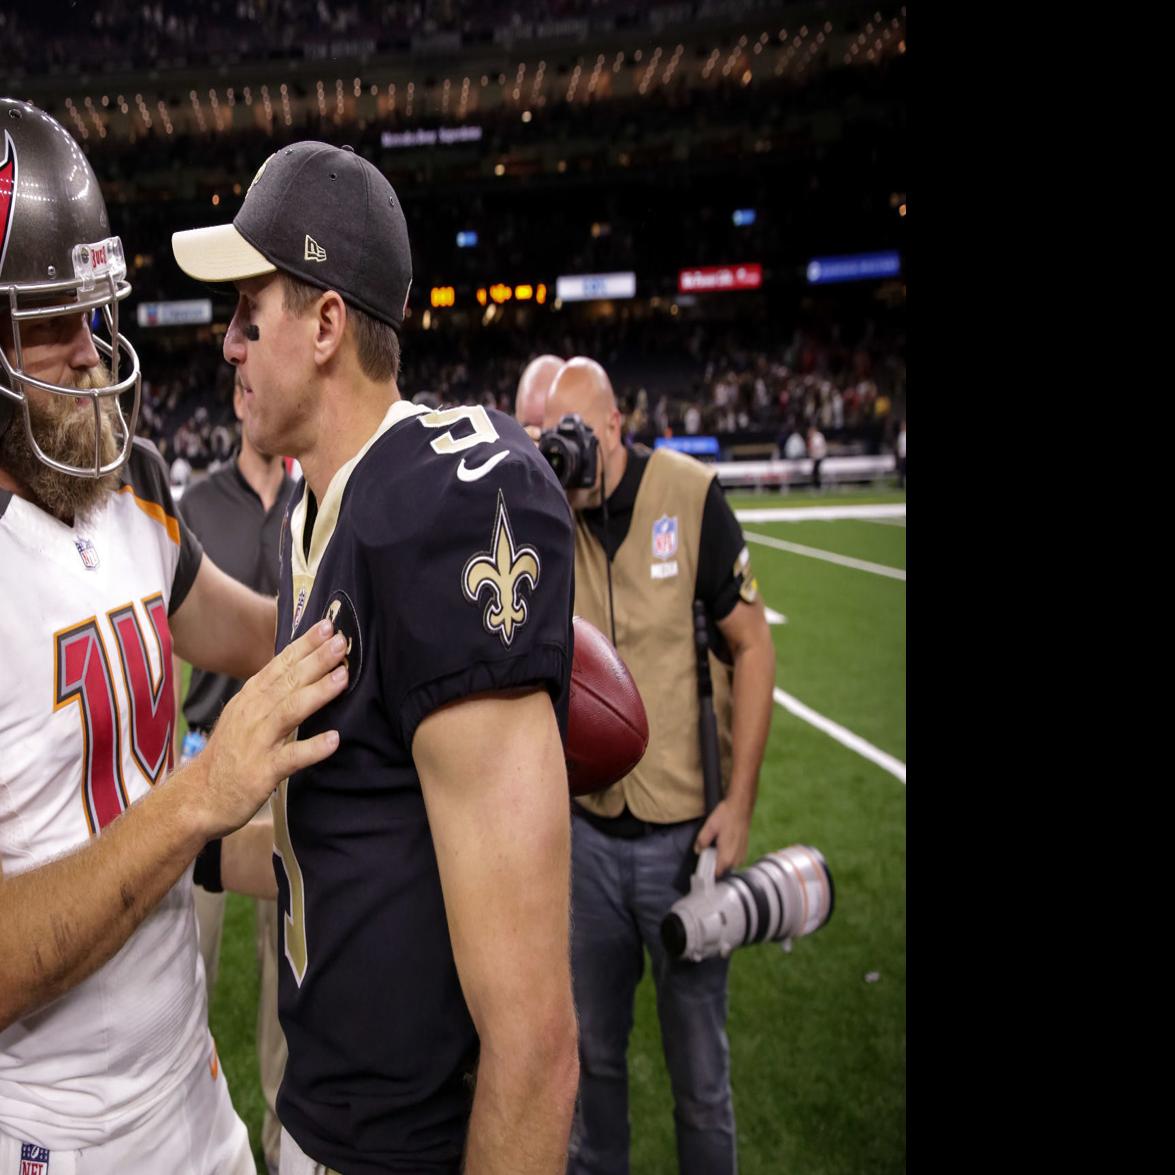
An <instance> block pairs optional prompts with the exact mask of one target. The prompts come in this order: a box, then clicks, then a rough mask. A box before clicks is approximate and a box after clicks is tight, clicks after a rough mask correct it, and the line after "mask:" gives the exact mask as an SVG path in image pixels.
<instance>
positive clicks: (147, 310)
mask: <svg viewBox="0 0 1175 1175" xmlns="http://www.w3.org/2000/svg"><path fill="white" fill-rule="evenodd" d="M135 316H136V318H137V319H138V322H139V325H140V326H193V325H195V326H199V325H201V324H203V323H205V322H211V321H212V299H211V298H189V299H187V300H185V301H183V302H140V303H139V305H138V307H137V309H136V312H135Z"/></svg>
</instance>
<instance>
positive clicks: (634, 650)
mask: <svg viewBox="0 0 1175 1175" xmlns="http://www.w3.org/2000/svg"><path fill="white" fill-rule="evenodd" d="M714 477H715V473H714V471H713V470H712V469H708V468H707V467H706V466H705V465H703V464H702V463H701V462H700V461H696V460H695V459H694V458H692V457H687V456H685V455H684V454H681V453H677V452H674V451H673V450H671V449H656V450H654V452H653V455H652V457H651V458H650V459H649V463H648V465H647V466H646V468H645V473H644V476H643V477H642V478H641V483H640V487H639V488H638V490H637V495H636V503H635V505H634V507H633V512H632V523H631V525H630V527H629V530H628V534H627V535H626V536H625V539H624V542H623V543H622V544H621V546H620V550H619V551H618V552H617V553H616V558H615V560H614V561H613V563H612V599H613V604H614V607H615V612H616V644H617V648H618V649H619V650H620V655H621V657H623V658H624V662H625V664H626V665H627V666H628V668H629V670H630V671H631V673H632V676H633V678H634V679H635V680H636V684H637V687H638V688H639V689H640V691H641V697H642V699H643V700H644V703H645V710H646V712H647V713H648V716H649V748H648V750H647V751H646V752H645V757H644V758H643V759H642V760H641V762H640V763H639V764H638V765H637V767H636V770H634V771H633V772H632V773H631V774H629V775H627V776H625V778H624V779H622V780H621V781H620V782H619V783H617V784H614V785H613V786H612V787H610V788H609V789H608V790H607V791H604V792H598V793H596V794H595V795H591V796H585V797H582V798H580V799H579V801H578V802H579V803H581V804H583V806H584V807H585V808H587V809H588V810H589V811H591V812H595V813H596V814H597V815H600V816H618V815H620V813H621V812H622V811H623V809H624V805H625V802H627V803H628V807H629V809H630V810H631V811H632V812H633V813H634V814H635V815H636V816H638V817H639V818H640V819H642V820H649V821H653V822H656V823H659V824H670V823H673V822H675V821H678V820H691V819H694V818H695V817H699V816H701V815H702V814H703V812H704V810H705V801H704V797H703V792H702V757H701V750H700V745H699V741H698V687H697V655H696V653H695V652H694V639H693V599H694V588H695V585H696V582H697V570H698V549H699V546H700V543H701V535H702V511H703V508H704V506H705V502H706V494H707V493H708V491H709V489H710V482H711V481H713V479H714ZM662 518H669V519H672V520H673V521H674V523H675V530H676V544H675V545H676V549H675V550H673V551H671V552H669V553H666V552H667V551H668V549H669V547H671V546H673V545H674V544H673V541H672V538H671V533H670V535H663V537H662V545H661V551H660V554H658V553H656V552H655V551H654V544H653V530H654V525H655V524H656V523H657V521H658V520H659V519H662ZM666 529H667V530H669V531H670V532H672V529H674V528H666ZM575 611H576V613H577V614H578V615H580V616H583V617H585V618H586V619H588V620H590V621H591V622H592V623H593V624H594V625H595V626H596V627H597V628H599V629H600V631H601V632H603V633H604V634H605V635H607V636H609V637H611V626H610V624H609V619H608V578H607V567H606V564H605V556H604V549H603V547H601V546H600V544H599V542H597V541H596V539H595V538H594V537H593V536H592V534H591V532H590V531H589V530H588V528H587V526H586V525H585V523H584V521H583V518H582V516H581V515H578V514H577V515H576V525H575ZM710 676H711V678H712V679H713V682H714V712H715V714H716V715H717V718H718V745H719V750H720V754H721V764H722V791H723V794H725V791H726V787H727V784H728V783H729V780H730V725H731V694H730V683H731V670H730V669H729V668H728V667H727V666H725V665H723V664H722V662H721V661H719V660H718V659H717V658H716V657H715V656H714V655H713V653H711V654H710Z"/></svg>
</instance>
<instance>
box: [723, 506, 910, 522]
mask: <svg viewBox="0 0 1175 1175" xmlns="http://www.w3.org/2000/svg"><path fill="white" fill-rule="evenodd" d="M734 516H735V518H737V519H738V520H739V522H837V521H839V520H841V519H847V518H859V519H865V520H867V521H872V520H874V519H877V518H905V517H906V503H905V502H891V503H889V504H887V505H876V506H867V505H860V506H792V507H790V508H789V507H782V506H770V507H767V506H763V507H760V506H755V507H752V508H749V509H746V510H736V511H735V512H734Z"/></svg>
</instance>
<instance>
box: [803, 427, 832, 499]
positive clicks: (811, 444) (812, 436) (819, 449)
mask: <svg viewBox="0 0 1175 1175" xmlns="http://www.w3.org/2000/svg"><path fill="white" fill-rule="evenodd" d="M808 456H809V457H811V458H812V484H813V485H814V486H815V487H816V488H817V489H820V466H821V465H822V464H823V463H824V458H825V457H827V456H828V445H827V443H826V442H825V440H824V434H823V433H822V432H821V431H820V430H819V429H818V428H817V427H816V426H815V425H812V427H811V428H809V429H808Z"/></svg>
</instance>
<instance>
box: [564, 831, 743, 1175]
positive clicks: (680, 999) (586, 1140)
mask: <svg viewBox="0 0 1175 1175" xmlns="http://www.w3.org/2000/svg"><path fill="white" fill-rule="evenodd" d="M571 826H572V841H571V848H572V884H571V906H572V931H571V966H572V979H573V982H574V987H575V1005H576V1010H577V1012H578V1013H579V1052H580V1084H579V1100H578V1103H577V1105H576V1112H575V1124H574V1126H573V1128H572V1133H571V1148H570V1162H569V1164H568V1168H567V1170H568V1175H627V1172H628V1144H629V1121H628V1065H627V1060H626V1056H625V1054H626V1053H627V1051H628V1038H629V1034H630V1033H631V1031H632V1022H633V999H634V995H635V993H636V987H637V984H638V982H639V981H640V978H641V974H642V972H643V971H644V964H645V956H644V952H645V950H646V949H647V950H648V952H649V957H650V959H651V961H652V966H653V982H654V985H655V987H656V990H657V1015H658V1018H659V1019H660V1021H661V1040H662V1045H663V1047H664V1050H665V1063H666V1065H667V1067H668V1069H669V1080H670V1083H671V1085H672V1087H673V1101H674V1111H673V1120H674V1126H675V1128H676V1132H677V1165H678V1170H679V1171H680V1172H681V1173H682V1175H734V1172H735V1171H736V1170H737V1160H736V1155H735V1135H734V1104H733V1101H732V1099H731V1093H730V1045H729V1043H728V1041H727V1038H726V1010H727V1003H726V979H727V974H728V972H729V970H730V960H729V959H707V960H705V961H704V962H701V963H690V962H674V961H673V960H671V959H670V958H669V957H668V956H667V955H666V953H665V949H664V947H663V946H662V945H661V919H662V918H663V917H664V916H665V914H666V913H668V911H669V907H670V906H672V905H673V903H674V902H675V901H677V899H678V898H679V897H681V894H680V893H678V891H677V890H676V889H674V887H673V879H674V876H675V875H676V873H677V871H678V868H679V867H680V865H681V862H682V859H683V857H684V856H685V853H686V851H687V849H688V848H689V846H690V844H691V843H692V841H693V838H694V837H695V836H696V835H697V832H698V829H699V828H700V827H701V821H700V820H698V821H694V822H691V823H689V824H682V825H671V826H667V827H666V829H665V830H664V831H660V832H654V833H651V834H649V835H647V836H644V837H639V838H637V839H634V840H622V839H620V838H617V837H611V836H607V835H605V834H604V833H602V832H599V831H598V830H597V829H595V828H593V827H592V826H591V825H590V824H589V823H588V822H587V821H586V820H584V819H582V818H580V817H578V816H577V817H575V818H573V820H572V822H571Z"/></svg>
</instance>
